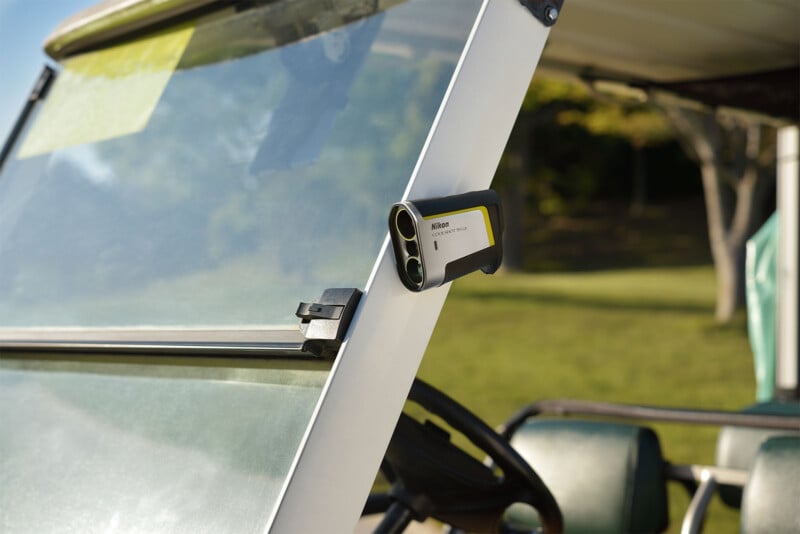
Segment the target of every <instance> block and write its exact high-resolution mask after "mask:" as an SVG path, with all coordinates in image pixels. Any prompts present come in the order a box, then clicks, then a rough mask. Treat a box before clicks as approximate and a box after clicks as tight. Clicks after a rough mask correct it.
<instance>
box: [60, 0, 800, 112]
mask: <svg viewBox="0 0 800 534" xmlns="http://www.w3.org/2000/svg"><path fill="white" fill-rule="evenodd" d="M215 3H219V2H218V1H216V0H166V1H156V0H106V1H105V2H102V3H100V4H98V5H96V6H94V7H92V8H90V9H87V10H84V11H81V12H79V13H77V14H76V15H74V16H72V17H70V18H69V19H67V20H65V21H64V22H63V23H62V24H61V25H59V26H58V28H56V30H55V31H54V32H53V33H52V34H51V35H50V37H49V38H48V39H47V41H46V43H45V49H46V51H47V53H48V54H49V55H50V56H51V57H53V58H54V59H57V60H60V59H63V58H64V57H66V56H68V55H71V54H74V53H77V52H80V51H82V50H86V49H90V48H93V47H96V46H98V45H100V44H102V43H104V42H108V41H110V40H114V39H118V38H119V37H121V36H124V35H127V34H131V33H135V32H136V31H138V30H141V29H144V28H147V27H152V26H153V25H156V24H161V23H164V22H165V21H167V20H174V19H176V18H179V17H182V16H186V15H187V14H188V13H190V12H194V11H197V10H199V9H204V8H207V7H209V6H211V5H213V4H215ZM560 19H561V20H559V31H558V32H556V33H555V34H554V35H553V37H552V39H550V41H549V43H548V46H547V49H546V50H545V53H544V55H543V57H542V63H541V68H542V69H543V71H544V72H547V71H550V72H557V73H562V74H563V73H567V74H569V75H572V76H579V77H581V78H583V79H585V80H611V81H615V82H621V83H624V84H626V85H633V86H636V87H640V88H646V89H650V88H658V89H663V90H666V91H668V92H671V93H676V94H679V95H682V96H684V97H687V98H689V99H692V100H696V101H699V102H703V103H705V104H708V105H712V106H719V105H722V106H727V107H730V108H734V109H744V110H748V111H755V112H758V113H761V114H763V115H767V116H770V117H773V118H779V119H784V120H786V119H788V120H790V121H792V122H796V121H797V119H798V113H800V96H799V95H800V53H798V52H799V51H800V4H798V3H797V2H794V1H793V0H763V1H760V2H726V1H724V0H710V1H704V2H692V3H686V4H680V5H678V4H676V3H675V2H673V1H671V0H652V1H649V2H646V3H641V2H637V1H635V0H618V1H615V2H593V1H591V0H570V1H569V2H566V3H565V5H564V11H563V13H562V15H561V17H560Z"/></svg>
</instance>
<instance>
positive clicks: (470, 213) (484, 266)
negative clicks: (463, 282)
mask: <svg viewBox="0 0 800 534" xmlns="http://www.w3.org/2000/svg"><path fill="white" fill-rule="evenodd" d="M389 234H390V235H391V237H392V246H393V247H394V256H395V259H396V262H397V272H398V273H399V274H400V280H401V281H402V282H403V284H404V285H405V286H406V287H407V288H408V289H410V290H411V291H422V290H423V289H428V288H431V287H438V286H440V285H442V284H444V283H445V282H449V281H451V280H453V279H455V278H458V277H459V276H464V275H465V274H469V273H471V272H472V271H477V270H478V269H480V270H481V271H483V272H485V273H487V274H491V273H493V272H495V271H496V270H497V269H498V268H499V267H500V263H501V261H502V259H503V248H502V242H503V214H502V210H501V208H500V200H499V198H498V197H497V193H495V192H494V191H493V190H491V189H487V190H486V191H473V192H471V193H464V194H462V195H453V196H448V197H439V198H426V199H422V200H406V201H403V202H398V203H397V204H394V205H393V206H392V209H391V210H390V212H389Z"/></svg>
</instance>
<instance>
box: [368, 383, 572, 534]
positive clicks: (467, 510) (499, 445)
mask: <svg viewBox="0 0 800 534" xmlns="http://www.w3.org/2000/svg"><path fill="white" fill-rule="evenodd" d="M408 398H409V400H411V401H413V402H415V403H417V404H419V405H420V406H422V407H423V408H425V409H426V410H427V411H428V412H429V413H431V414H433V415H436V416H438V417H440V418H441V419H443V420H444V421H445V422H446V423H447V424H448V425H450V426H451V427H452V428H453V429H455V430H457V431H458V432H460V433H462V434H463V435H464V436H466V438H467V439H469V441H471V442H472V443H473V444H474V445H475V446H477V447H478V448H479V449H480V450H481V451H482V452H484V453H485V454H486V455H487V456H488V457H489V458H490V459H491V461H492V462H493V465H491V464H488V465H487V464H485V463H481V462H479V461H478V460H477V459H475V458H474V457H473V456H471V455H469V454H467V453H466V452H464V451H463V450H462V449H460V448H458V447H456V446H455V445H453V444H452V443H451V441H450V435H449V434H448V433H447V432H446V431H445V430H444V429H442V428H440V427H438V426H436V425H435V424H433V423H432V422H430V421H426V422H425V423H419V422H418V421H417V420H415V419H413V418H411V417H409V416H408V415H406V414H401V415H400V419H399V421H398V423H397V427H396V428H395V432H394V435H393V436H392V440H391V442H390V444H389V447H388V449H387V451H386V455H385V457H384V463H383V465H382V470H383V471H384V474H385V475H386V477H387V478H388V479H389V481H390V482H391V483H392V489H391V491H390V493H389V494H388V495H386V496H382V497H381V496H371V497H370V501H368V502H367V506H366V507H365V513H374V512H376V511H385V512H386V515H385V516H384V518H383V520H382V521H381V523H380V524H379V525H378V527H377V529H376V530H375V531H374V532H375V533H379V534H386V533H399V532H402V531H403V530H404V529H405V527H406V526H407V525H408V524H409V523H410V522H411V521H412V520H417V521H424V520H425V519H427V518H428V517H434V518H436V519H438V520H440V521H443V522H445V523H447V524H449V525H451V526H453V527H455V528H457V529H463V530H466V531H470V532H499V531H502V529H503V527H504V524H503V514H504V512H505V510H506V509H507V508H508V507H509V506H510V505H511V504H513V503H515V502H524V503H527V504H530V505H531V506H533V507H534V508H535V509H536V511H537V512H538V513H539V518H540V521H541V524H542V526H543V531H544V532H545V533H557V532H562V531H563V519H562V516H561V511H560V510H559V508H558V504H557V503H556V500H555V499H554V498H553V495H552V494H551V493H550V490H549V489H547V486H545V484H544V483H543V482H542V480H541V478H539V476H538V475H537V474H536V472H534V470H533V469H532V468H531V467H530V466H529V465H528V463H527V462H526V461H525V460H524V459H523V458H522V457H521V456H520V455H519V453H517V451H515V450H514V449H513V448H512V447H511V445H510V444H509V443H508V441H507V440H506V439H505V438H503V437H502V436H500V435H499V434H497V432H495V431H494V430H492V428H490V427H489V426H488V425H487V424H486V423H484V422H483V421H482V420H481V419H479V418H478V417H477V416H476V415H474V414H473V413H472V412H470V411H469V410H467V409H466V408H465V407H464V406H462V405H461V404H459V403H457V402H456V401H454V400H453V399H451V398H450V397H448V396H447V395H445V394H444V393H442V392H441V391H439V390H437V389H435V388H433V387H432V386H430V385H428V384H426V383H425V382H423V381H421V380H418V379H417V380H415V381H414V384H413V386H412V387H411V392H410V394H409V397H408ZM495 467H496V468H499V469H500V471H502V474H498V473H497V472H496V469H495Z"/></svg>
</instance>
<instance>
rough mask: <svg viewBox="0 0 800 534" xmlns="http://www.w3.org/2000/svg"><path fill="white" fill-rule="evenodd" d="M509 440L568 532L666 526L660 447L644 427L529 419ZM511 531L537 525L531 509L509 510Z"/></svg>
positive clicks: (654, 529) (650, 529) (645, 529)
mask: <svg viewBox="0 0 800 534" xmlns="http://www.w3.org/2000/svg"><path fill="white" fill-rule="evenodd" d="M511 443H512V445H513V446H514V448H516V449H517V451H519V453H520V454H521V455H522V456H523V457H524V458H525V459H526V460H527V461H528V463H529V464H530V465H531V467H533V469H534V470H536V472H537V473H538V474H539V476H540V477H541V478H542V480H543V481H544V483H545V484H546V485H547V486H548V487H549V488H550V491H551V492H552V493H553V496H554V497H555V499H556V502H558V504H559V506H560V508H561V512H562V514H563V516H564V525H565V531H566V532H568V533H578V532H602V533H609V532H614V533H626V532H637V533H638V532H661V531H663V530H665V529H666V528H667V526H668V523H669V512H668V508H667V491H666V477H665V473H664V460H663V458H662V455H661V446H660V444H659V441H658V437H657V436H656V434H655V433H654V432H653V431H652V430H650V429H649V428H645V427H640V426H634V425H626V424H617V423H604V422H596V421H578V420H571V419H570V420H567V419H560V420H532V421H529V422H528V423H526V424H525V425H523V426H521V427H520V428H519V429H518V430H517V432H516V433H515V434H514V436H513V438H512V440H511ZM506 520H507V521H508V523H509V525H510V526H511V527H512V528H515V529H518V530H521V531H525V530H532V529H534V528H536V527H538V521H537V517H536V514H535V512H534V511H533V509H532V508H530V507H528V506H525V505H521V504H515V505H513V506H512V507H511V508H509V510H508V511H507V513H506Z"/></svg>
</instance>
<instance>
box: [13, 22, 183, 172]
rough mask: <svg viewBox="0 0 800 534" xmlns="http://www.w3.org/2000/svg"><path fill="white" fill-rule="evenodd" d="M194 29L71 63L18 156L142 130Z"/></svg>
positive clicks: (60, 78) (143, 41)
mask: <svg viewBox="0 0 800 534" xmlns="http://www.w3.org/2000/svg"><path fill="white" fill-rule="evenodd" d="M193 31H194V27H192V26H190V27H183V28H179V29H177V30H171V31H169V32H166V33H161V34H157V35H153V36H149V37H145V38H142V39H138V40H136V41H133V42H130V43H126V44H122V45H119V46H115V47H112V48H108V49H104V50H99V51H97V52H89V53H86V54H82V55H80V56H76V57H74V58H71V59H68V60H66V61H65V63H64V69H63V70H62V72H61V73H60V74H59V77H58V79H57V80H56V83H55V84H54V85H53V88H52V89H51V90H50V94H49V95H48V96H47V99H46V100H45V102H44V105H43V107H42V110H41V112H40V113H39V115H38V117H37V118H36V121H35V122H34V124H33V126H32V127H31V129H30V132H29V133H28V135H27V137H26V138H25V141H24V143H23V145H22V147H21V148H20V150H19V153H18V156H17V157H18V158H20V159H23V158H28V157H31V156H36V155H39V154H45V153H47V152H52V151H54V150H58V149H61V148H66V147H69V146H74V145H81V144H84V143H91V142H95V141H103V140H107V139H113V138H115V137H120V136H123V135H128V134H132V133H136V132H139V131H141V130H142V129H143V128H144V127H145V126H147V123H148V121H149V120H150V116H151V115H152V113H153V110H154V109H155V107H156V104H158V100H159V99H160V98H161V94H162V93H163V92H164V89H165V88H166V86H167V83H168V82H169V79H170V77H171V76H172V73H173V72H174V71H175V67H176V66H177V65H178V61H179V60H180V58H181V56H182V55H183V51H184V50H185V49H186V45H187V44H188V43H189V39H190V38H191V36H192V33H193Z"/></svg>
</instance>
